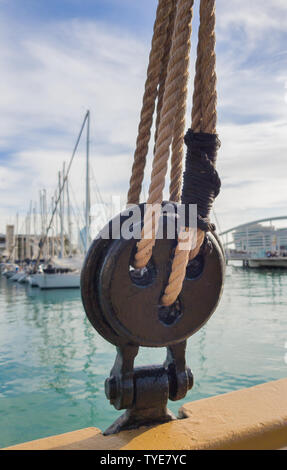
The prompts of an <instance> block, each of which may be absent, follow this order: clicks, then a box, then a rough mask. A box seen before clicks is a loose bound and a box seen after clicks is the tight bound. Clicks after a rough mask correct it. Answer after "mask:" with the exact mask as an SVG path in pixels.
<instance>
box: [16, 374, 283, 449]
mask: <svg viewBox="0 0 287 470" xmlns="http://www.w3.org/2000/svg"><path fill="white" fill-rule="evenodd" d="M180 417H181V418H185V419H180V420H177V421H172V422H170V423H166V424H163V425H160V426H155V427H152V428H141V429H138V430H136V431H125V432H121V433H120V434H117V435H113V436H107V437H105V436H103V435H102V433H101V431H100V430H99V429H97V428H87V429H82V430H79V431H75V432H70V433H67V434H62V435H59V436H52V437H48V438H45V439H40V440H37V441H32V442H28V443H25V444H19V445H17V446H13V447H9V448H8V449H18V450H21V449H23V450H24V449H25V450H39V449H43V450H44V449H45V450H48V449H50V450H52V449H53V450H56V449H58V450H64V449H94V450H96V449H100V450H116V449H117V450H119V449H121V450H198V449H210V450H211V449H218V450H220V449H224V450H229V449H230V450H237V449H242V450H243V449H256V450H257V449H260V450H261V449H262V450H264V449H282V448H284V447H286V446H287V379H283V380H278V381H276V382H270V383H266V384H262V385H258V386H256V387H252V388H249V389H244V390H239V391H236V392H231V393H227V394H224V395H219V396H216V397H212V398H208V399H205V400H199V401H196V402H191V403H188V404H186V405H184V406H183V407H182V408H181V409H180Z"/></svg>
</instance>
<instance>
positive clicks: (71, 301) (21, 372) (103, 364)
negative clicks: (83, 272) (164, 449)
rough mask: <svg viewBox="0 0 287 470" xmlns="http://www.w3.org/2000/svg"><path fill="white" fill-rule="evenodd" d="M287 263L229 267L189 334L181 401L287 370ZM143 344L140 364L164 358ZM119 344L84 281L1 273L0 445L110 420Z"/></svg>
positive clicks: (247, 384) (114, 413) (161, 352)
mask: <svg viewBox="0 0 287 470" xmlns="http://www.w3.org/2000/svg"><path fill="white" fill-rule="evenodd" d="M286 312H287V272H284V271H281V272H279V271H252V270H250V271H246V270H243V269H241V268H233V272H232V275H231V276H228V277H227V278H226V285H225V291H224V295H223V298H222V301H221V304H220V306H219V308H218V310H217V312H216V313H215V314H214V316H213V317H212V318H211V320H210V321H209V323H208V324H207V325H206V326H205V327H204V328H203V329H202V330H201V331H199V332H198V333H197V334H196V335H194V336H193V337H192V338H191V339H190V340H189V344H188V351H187V359H188V363H189V365H190V366H191V368H192V370H193V373H194V377H195V385H194V388H193V389H192V391H190V392H189V393H188V396H187V397H186V399H185V400H183V401H182V402H178V403H170V408H171V409H172V410H173V411H177V409H178V407H179V406H180V404H181V403H183V402H186V401H192V400H197V399H199V398H205V397H209V396H212V395H216V394H220V393H225V392H229V391H231V390H236V389H239V388H243V387H250V386H252V385H255V384H259V383H262V382H266V381H269V380H274V379H279V378H283V377H286V376H287V358H286V356H287V349H286V347H287V313H286ZM164 356H165V351H164V350H158V349H144V350H143V351H142V352H141V354H140V356H139V359H138V360H137V363H136V364H137V365H139V364H146V365H147V364H150V363H154V362H158V363H160V362H161V361H163V359H164ZM114 358H115V348H114V347H113V346H112V345H110V344H108V343H107V342H105V341H104V340H103V339H102V338H101V337H100V336H99V335H98V334H97V333H96V332H95V331H94V330H93V328H92V327H91V325H90V324H89V322H88V320H87V319H86V317H85V314H84V312H83V308H82V304H81V300H80V292H79V291H78V290H76V291H71V290H62V291H43V292H41V291H39V289H31V288H28V287H27V286H22V285H20V284H18V283H13V282H11V281H7V280H6V279H5V278H1V279H0V447H4V446H8V445H12V444H16V443H19V442H24V441H28V440H32V439H36V438H40V437H45V436H49V435H52V434H59V433H63V432H67V431H72V430H75V429H79V428H83V427H87V426H97V427H99V428H101V429H105V428H106V427H107V426H108V425H109V424H111V423H112V421H113V420H114V419H116V418H117V417H118V416H119V414H121V412H117V411H116V410H114V409H113V408H112V407H111V406H110V405H109V403H108V401H107V400H106V398H105V395H104V380H105V378H106V376H107V375H109V371H110V369H111V367H112V365H113V361H114Z"/></svg>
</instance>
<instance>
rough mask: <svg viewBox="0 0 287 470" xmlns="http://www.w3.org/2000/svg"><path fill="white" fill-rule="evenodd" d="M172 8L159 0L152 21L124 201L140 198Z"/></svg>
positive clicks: (171, 1)
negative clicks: (126, 197) (136, 134)
mask: <svg viewBox="0 0 287 470" xmlns="http://www.w3.org/2000/svg"><path fill="white" fill-rule="evenodd" d="M172 8H174V0H159V4H158V8H157V13H156V20H155V24H154V34H153V39H152V47H151V52H150V57H149V65H148V71H147V79H146V83H145V92H144V97H143V105H142V111H141V117H140V124H139V129H138V137H137V143H136V150H135V155H134V163H133V168H132V175H131V179H130V188H129V192H128V204H138V203H139V199H140V193H141V188H142V182H143V178H144V169H145V165H146V156H147V153H148V145H149V141H150V136H151V127H152V122H153V114H154V109H155V101H156V97H157V92H158V84H159V79H160V74H161V70H162V59H163V55H164V52H165V48H164V45H165V43H166V40H167V33H168V27H169V23H170V14H171V11H172Z"/></svg>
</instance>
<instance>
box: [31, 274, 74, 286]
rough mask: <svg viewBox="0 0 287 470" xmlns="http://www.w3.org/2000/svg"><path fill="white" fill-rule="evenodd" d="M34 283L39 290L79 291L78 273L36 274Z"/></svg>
mask: <svg viewBox="0 0 287 470" xmlns="http://www.w3.org/2000/svg"><path fill="white" fill-rule="evenodd" d="M35 282H37V285H38V286H39V287H40V289H79V288H80V273H75V274H74V273H65V274H36V275H35Z"/></svg>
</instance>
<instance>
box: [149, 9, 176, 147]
mask: <svg viewBox="0 0 287 470" xmlns="http://www.w3.org/2000/svg"><path fill="white" fill-rule="evenodd" d="M171 1H172V6H171V12H170V15H169V25H168V29H167V34H166V43H165V47H164V53H163V57H162V66H161V73H160V77H159V86H158V96H157V107H156V114H157V116H156V125H155V136H154V142H155V144H156V141H157V137H158V131H159V123H160V115H161V110H162V104H163V96H164V90H165V83H166V77H167V69H168V63H169V59H170V53H171V46H172V38H173V33H174V26H175V16H176V6H177V0H171ZM154 153H155V147H154Z"/></svg>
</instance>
